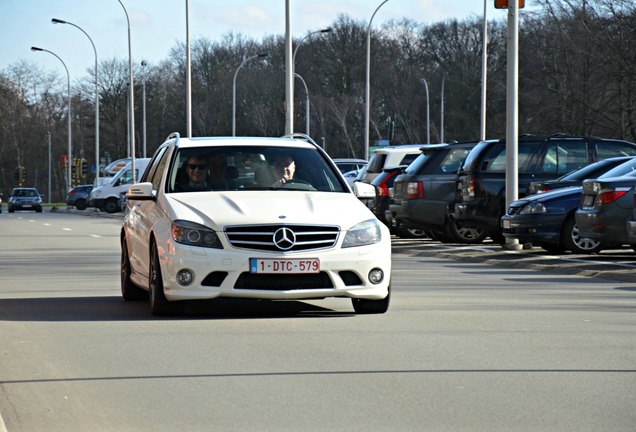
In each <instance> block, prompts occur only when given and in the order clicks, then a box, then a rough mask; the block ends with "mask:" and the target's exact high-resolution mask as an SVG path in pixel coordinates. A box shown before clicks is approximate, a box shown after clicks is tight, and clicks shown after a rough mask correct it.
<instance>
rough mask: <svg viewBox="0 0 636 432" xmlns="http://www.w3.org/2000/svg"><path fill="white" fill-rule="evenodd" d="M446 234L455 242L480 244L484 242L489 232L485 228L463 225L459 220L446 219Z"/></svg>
mask: <svg viewBox="0 0 636 432" xmlns="http://www.w3.org/2000/svg"><path fill="white" fill-rule="evenodd" d="M446 235H447V236H448V237H449V238H450V239H451V240H452V241H454V242H455V243H464V244H479V243H481V242H483V241H484V240H485V239H486V237H487V234H486V232H485V231H484V230H480V229H478V228H473V227H463V226H462V225H461V223H459V222H457V221H451V220H447V221H446Z"/></svg>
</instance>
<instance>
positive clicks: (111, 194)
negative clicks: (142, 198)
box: [88, 158, 150, 213]
mask: <svg viewBox="0 0 636 432" xmlns="http://www.w3.org/2000/svg"><path fill="white" fill-rule="evenodd" d="M149 162H150V158H141V159H135V179H137V180H138V179H140V178H141V175H142V174H143V173H144V171H145V170H146V167H147V166H148V163H149ZM131 184H132V162H128V163H127V164H126V166H125V167H124V168H122V169H120V170H119V171H118V172H117V174H115V176H114V177H113V178H112V179H111V180H110V182H109V183H107V184H105V185H102V186H99V187H96V188H94V189H93V190H92V191H91V194H90V196H89V197H88V206H89V207H95V208H98V209H99V210H102V211H105V212H107V213H116V212H118V211H121V205H120V199H121V196H122V194H125V193H126V191H127V190H128V186H130V185H131Z"/></svg>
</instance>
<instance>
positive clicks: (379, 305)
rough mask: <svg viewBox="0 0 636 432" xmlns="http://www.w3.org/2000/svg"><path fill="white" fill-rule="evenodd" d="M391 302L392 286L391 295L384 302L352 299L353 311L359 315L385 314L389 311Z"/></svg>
mask: <svg viewBox="0 0 636 432" xmlns="http://www.w3.org/2000/svg"><path fill="white" fill-rule="evenodd" d="M390 302H391V285H389V293H388V294H387V295H386V297H384V298H383V299H382V300H368V299H356V298H352V299H351V304H352V305H353V310H354V311H355V312H356V313H357V314H383V313H385V312H386V311H387V310H389V303H390Z"/></svg>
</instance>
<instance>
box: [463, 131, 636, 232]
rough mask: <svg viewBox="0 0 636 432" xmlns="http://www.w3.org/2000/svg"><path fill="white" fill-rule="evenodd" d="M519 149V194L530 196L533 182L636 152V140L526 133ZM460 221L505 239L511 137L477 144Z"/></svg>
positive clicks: (466, 171) (468, 165)
mask: <svg viewBox="0 0 636 432" xmlns="http://www.w3.org/2000/svg"><path fill="white" fill-rule="evenodd" d="M518 144H519V145H518V151H517V162H518V186H519V190H518V194H519V198H521V197H523V196H525V195H527V193H528V185H529V184H530V182H533V181H543V180H552V179H556V178H557V177H559V176H562V175H563V174H566V173H568V172H570V171H573V170H575V169H578V168H581V167H583V166H586V165H589V164H591V163H593V162H596V161H598V160H602V159H607V158H610V157H617V156H633V155H636V144H634V143H631V142H628V141H621V140H613V139H603V138H598V137H582V136H572V135H566V134H556V135H552V136H550V137H537V136H534V135H523V136H521V137H519V143H518ZM456 192H457V203H456V204H455V209H454V212H453V217H454V219H455V220H456V221H458V222H460V223H461V224H462V225H464V226H474V227H476V228H478V229H483V230H484V231H486V232H487V233H488V234H489V235H490V237H491V238H492V239H493V240H494V241H497V242H503V241H504V238H503V236H502V235H501V231H500V226H499V220H500V218H501V216H502V215H503V214H504V213H505V209H506V140H505V139H501V140H498V141H483V142H480V143H479V144H478V145H476V146H475V147H474V148H473V149H472V150H471V152H470V153H469V155H468V157H467V158H466V160H465V161H464V164H463V166H462V168H461V170H460V172H459V176H458V179H457V190H456Z"/></svg>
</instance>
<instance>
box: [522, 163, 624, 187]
mask: <svg viewBox="0 0 636 432" xmlns="http://www.w3.org/2000/svg"><path fill="white" fill-rule="evenodd" d="M631 158H632V156H621V157H614V158H609V159H603V160H600V161H597V162H594V163H593V164H591V165H588V166H584V167H583V168H579V169H576V170H574V171H572V172H570V173H568V174H566V175H564V176H562V177H559V178H557V179H555V180H546V181H533V182H530V184H529V185H528V195H532V194H535V193H543V192H548V191H551V190H555V189H559V188H564V187H570V186H580V185H581V183H582V182H583V180H585V179H594V178H597V177H598V176H600V175H601V174H604V173H605V172H607V171H609V170H611V169H612V168H614V167H616V166H618V165H620V164H622V163H623V162H626V161H628V160H630V159H631Z"/></svg>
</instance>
